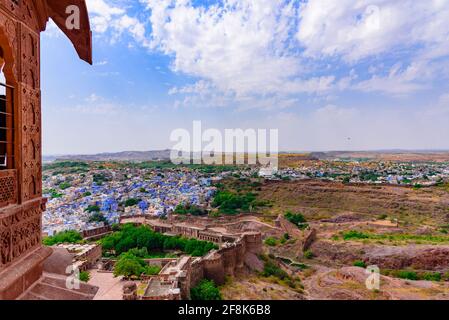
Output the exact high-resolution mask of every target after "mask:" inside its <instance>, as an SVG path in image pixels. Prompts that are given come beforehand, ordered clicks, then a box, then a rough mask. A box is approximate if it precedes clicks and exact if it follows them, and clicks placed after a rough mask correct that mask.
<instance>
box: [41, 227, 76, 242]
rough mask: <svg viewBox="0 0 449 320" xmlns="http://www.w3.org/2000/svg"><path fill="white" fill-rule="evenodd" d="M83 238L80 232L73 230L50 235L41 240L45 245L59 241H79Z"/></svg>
mask: <svg viewBox="0 0 449 320" xmlns="http://www.w3.org/2000/svg"><path fill="white" fill-rule="evenodd" d="M82 240H83V237H82V236H81V234H80V233H79V232H77V231H75V230H69V231H63V232H60V233H57V234H55V235H54V236H52V237H46V238H44V239H43V240H42V242H43V243H44V245H46V246H54V245H56V244H59V243H79V242H81V241H82Z"/></svg>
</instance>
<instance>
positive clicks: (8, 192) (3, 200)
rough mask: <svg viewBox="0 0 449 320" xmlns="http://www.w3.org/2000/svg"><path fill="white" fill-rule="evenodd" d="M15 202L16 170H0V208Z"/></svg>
mask: <svg viewBox="0 0 449 320" xmlns="http://www.w3.org/2000/svg"><path fill="white" fill-rule="evenodd" d="M16 202H17V172H16V170H2V171H0V208H1V207H4V206H7V205H9V204H14V203H16Z"/></svg>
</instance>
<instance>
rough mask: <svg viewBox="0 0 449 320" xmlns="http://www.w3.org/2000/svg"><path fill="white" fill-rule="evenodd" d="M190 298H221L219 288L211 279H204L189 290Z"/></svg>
mask: <svg viewBox="0 0 449 320" xmlns="http://www.w3.org/2000/svg"><path fill="white" fill-rule="evenodd" d="M190 297H191V299H192V300H222V296H221V293H220V290H219V289H218V288H217V286H216V285H215V283H214V282H213V281H212V280H207V279H204V280H202V281H201V282H200V283H199V284H198V285H197V286H196V287H194V288H192V289H191V290H190Z"/></svg>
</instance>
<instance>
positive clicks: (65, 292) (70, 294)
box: [18, 273, 98, 300]
mask: <svg viewBox="0 0 449 320" xmlns="http://www.w3.org/2000/svg"><path fill="white" fill-rule="evenodd" d="M97 291H98V287H94V286H91V285H89V284H86V283H82V282H81V283H80V288H79V290H76V289H72V290H70V289H67V288H66V277H65V276H61V275H57V274H50V273H44V274H43V276H42V278H41V279H40V280H39V281H37V282H36V283H35V284H34V285H33V286H32V287H30V288H29V289H28V290H27V291H26V292H25V293H24V294H22V295H21V296H20V297H19V298H18V300H92V299H93V298H94V296H95V294H96V293H97Z"/></svg>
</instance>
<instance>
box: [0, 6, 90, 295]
mask: <svg viewBox="0 0 449 320" xmlns="http://www.w3.org/2000/svg"><path fill="white" fill-rule="evenodd" d="M70 5H75V6H77V8H79V10H80V28H79V29H73V30H68V29H66V26H65V25H66V24H65V21H66V19H67V17H68V16H69V14H67V13H66V8H67V7H68V6H70ZM49 18H52V19H53V20H54V21H55V23H56V24H57V25H58V26H59V27H60V28H61V30H62V31H63V32H64V33H65V34H66V35H67V37H68V38H69V39H70V40H71V41H72V43H73V45H74V46H75V49H76V50H77V52H78V54H79V56H80V58H81V59H83V60H85V61H87V62H89V63H92V49H91V31H90V26H89V19H88V14H87V9H86V4H85V2H84V0H0V62H1V64H4V67H3V73H4V76H5V79H6V84H5V88H6V89H5V91H6V95H5V96H3V98H4V99H3V100H2V101H4V102H3V105H2V107H3V109H2V110H0V112H1V113H0V116H1V117H2V118H1V119H2V121H3V122H4V125H3V126H2V128H3V129H2V130H3V131H2V132H3V133H2V136H3V137H2V138H1V139H0V140H1V141H2V142H1V143H2V145H3V146H2V147H1V149H0V150H1V151H2V152H3V157H4V159H3V160H2V161H1V163H0V164H1V166H0V300H1V299H15V298H17V297H18V296H19V295H21V294H22V293H23V292H24V291H26V290H27V289H28V288H29V287H30V286H31V285H32V284H33V283H34V282H36V281H37V280H38V279H39V278H40V277H41V275H42V269H43V262H44V260H45V259H46V258H47V257H48V256H49V255H50V254H51V249H49V248H44V247H43V246H42V244H41V240H42V239H41V237H42V235H41V234H42V228H41V223H42V220H41V215H42V211H43V210H45V199H44V198H42V177H41V174H42V172H41V145H42V144H41V91H40V32H42V31H44V30H45V27H46V24H47V22H48V20H49ZM0 156H2V155H0Z"/></svg>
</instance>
